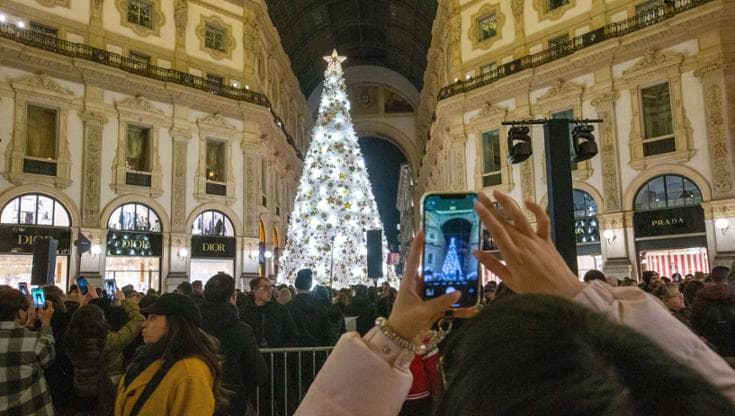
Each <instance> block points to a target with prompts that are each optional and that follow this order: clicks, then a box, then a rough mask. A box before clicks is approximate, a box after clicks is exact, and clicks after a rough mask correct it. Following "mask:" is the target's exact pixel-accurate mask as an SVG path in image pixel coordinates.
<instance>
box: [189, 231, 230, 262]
mask: <svg viewBox="0 0 735 416" xmlns="http://www.w3.org/2000/svg"><path fill="white" fill-rule="evenodd" d="M236 253H237V242H236V241H235V238H233V237H210V236H198V235H195V236H192V237H191V257H192V258H228V259H234V258H235V257H236Z"/></svg>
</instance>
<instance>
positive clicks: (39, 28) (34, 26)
mask: <svg viewBox="0 0 735 416" xmlns="http://www.w3.org/2000/svg"><path fill="white" fill-rule="evenodd" d="M29 28H30V29H31V31H32V32H34V33H38V34H41V35H44V36H48V37H52V38H57V37H58V36H59V29H56V28H54V27H50V26H46V25H43V24H41V23H37V22H34V21H31V22H30V25H29Z"/></svg>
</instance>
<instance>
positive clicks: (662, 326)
mask: <svg viewBox="0 0 735 416" xmlns="http://www.w3.org/2000/svg"><path fill="white" fill-rule="evenodd" d="M494 196H495V199H496V201H497V202H498V203H499V204H500V206H502V208H503V213H502V214H500V213H499V212H498V211H497V208H495V206H494V205H493V204H492V203H491V202H490V201H489V200H488V199H487V198H486V197H484V195H483V196H481V197H480V198H479V202H478V203H477V204H476V207H475V209H476V210H477V212H478V214H479V215H480V217H481V219H482V222H483V224H484V225H485V226H486V227H487V228H488V229H489V230H490V231H491V232H492V233H493V235H494V236H495V241H496V243H497V245H498V248H499V249H500V250H501V253H502V255H503V259H504V261H503V262H500V261H499V260H498V259H497V258H496V257H495V256H493V255H491V254H488V253H485V252H477V253H475V255H476V256H477V257H478V260H479V261H480V262H481V263H482V264H483V265H484V266H485V267H487V268H488V269H490V270H491V271H492V272H493V273H494V274H496V275H497V276H499V277H500V279H501V280H502V281H501V282H500V283H499V284H496V282H489V283H488V284H487V285H486V286H485V287H483V296H482V300H481V304H480V306H478V307H474V308H469V309H452V308H451V305H452V304H453V303H455V302H456V299H457V297H458V296H459V293H453V294H448V295H445V296H443V297H439V298H436V299H433V300H430V301H424V300H423V299H422V298H421V295H420V293H421V280H420V277H419V276H418V275H417V272H416V271H417V269H418V264H419V258H420V255H421V247H422V239H423V235H422V234H421V233H419V234H418V235H417V236H416V238H415V241H414V244H413V245H412V248H411V250H410V254H409V257H408V259H407V265H406V267H405V270H406V273H405V275H404V279H403V281H402V283H401V289H400V291H398V290H396V289H395V288H392V287H390V286H389V285H387V284H385V285H382V286H380V287H368V286H365V285H357V286H354V287H350V288H343V289H340V290H335V289H332V288H327V287H322V286H313V276H312V272H311V270H309V269H302V270H300V271H299V272H298V274H297V276H296V278H295V281H294V284H293V286H288V285H281V286H278V287H275V286H274V285H273V283H272V281H271V280H269V279H266V278H255V279H252V280H251V281H250V287H249V289H250V291H248V292H241V291H240V290H237V289H236V285H235V279H234V278H233V277H231V276H229V275H227V274H224V273H218V274H216V275H214V276H212V277H211V278H210V279H209V280H207V282H206V284H205V285H203V284H202V282H201V281H195V282H193V283H189V282H184V283H182V284H180V285H179V286H178V287H177V288H176V290H175V291H174V293H167V294H162V295H160V294H156V293H155V292H154V291H149V293H146V294H143V293H138V292H136V291H134V290H133V288H132V287H123V288H122V290H118V291H116V292H115V293H114V294H106V293H104V291H102V290H99V289H95V288H93V287H91V286H90V287H89V290H88V291H87V293H85V294H82V293H81V291H80V290H79V289H78V288H77V287H75V286H72V287H71V289H70V291H69V292H68V293H64V292H63V291H61V289H59V288H57V287H55V286H46V287H44V293H45V297H46V306H45V307H40V308H36V307H34V306H33V303H32V302H31V300H30V299H29V298H28V297H26V296H23V295H22V294H21V292H20V291H18V290H16V289H15V288H12V287H9V286H0V415H62V416H63V415H113V414H114V415H155V416H160V415H211V414H217V415H247V414H259V415H272V414H283V415H285V414H294V413H295V414H299V415H343V414H344V415H391V414H392V415H399V414H400V415H406V416H410V415H429V414H438V415H475V414H493V415H495V414H499V415H505V414H508V415H510V414H519V413H521V414H560V413H563V414H579V415H603V414H604V415H607V414H662V415H663V414H666V415H672V414H674V415H676V414H707V415H714V414H735V372H734V371H733V370H732V368H731V365H732V364H734V363H735V289H734V288H733V277H734V276H735V274H734V273H732V272H731V271H730V269H728V268H727V267H722V266H718V267H714V268H713V269H712V270H711V273H709V274H708V275H701V276H686V277H684V278H682V277H681V276H672V278H671V279H669V278H666V277H664V276H658V275H657V274H656V273H655V272H650V271H648V272H644V273H643V276H642V282H641V283H640V286H639V287H635V285H632V284H631V282H632V281H629V280H630V279H624V280H622V281H617V280H615V281H611V279H609V278H607V277H606V276H605V275H604V274H602V273H601V272H599V271H591V272H589V273H587V274H586V275H585V278H584V282H580V281H579V280H578V279H577V277H576V276H575V275H574V274H573V273H572V272H571V271H570V270H569V269H568V267H567V266H566V264H565V263H564V261H563V260H562V258H561V256H560V255H559V254H558V252H557V251H556V249H555V248H554V246H553V243H552V242H551V239H550V233H549V229H548V217H546V214H545V213H544V212H543V211H542V210H541V208H540V207H538V206H537V205H535V204H528V205H527V207H528V209H529V210H530V211H531V212H533V213H534V214H535V215H536V217H537V227H536V229H534V228H532V227H531V226H530V224H529V223H528V220H527V218H526V215H525V214H524V213H523V212H521V211H520V209H519V208H518V207H517V206H516V204H515V203H514V202H513V201H512V200H510V199H509V198H508V197H507V196H505V195H503V194H500V193H496V194H495V195H494ZM346 317H347V318H348V319H345V318H346ZM349 317H352V319H350V318H349ZM379 317H387V319H382V318H379ZM447 317H449V319H452V320H453V322H452V324H453V325H452V326H451V331H449V330H448V329H446V330H445V329H444V328H443V327H442V325H444V324H445V323H446V322H448V319H447ZM376 318H378V319H377V320H376ZM440 318H444V319H443V320H442V324H439V325H438V324H437V323H438V321H439V320H440ZM462 318H466V319H462ZM348 325H349V326H348ZM437 325H438V326H437ZM437 334H441V336H440V337H437ZM435 341H436V342H435ZM439 341H441V342H439ZM335 344H336V345H335ZM333 345H335V346H334V349H333V350H332V349H331V348H328V347H329V346H333ZM291 347H296V348H298V349H309V351H310V352H311V354H310V355H309V356H308V359H302V356H301V355H300V354H301V353H300V352H298V351H297V350H283V349H284V348H291ZM279 349H280V350H279ZM274 351H279V352H280V354H274ZM330 351H331V353H330ZM723 358H724V359H723ZM294 374H298V375H297V376H296V377H297V378H298V383H295V382H293V381H291V382H289V381H288V380H287V379H289V377H292V376H293V375H294ZM664 397H665V399H664Z"/></svg>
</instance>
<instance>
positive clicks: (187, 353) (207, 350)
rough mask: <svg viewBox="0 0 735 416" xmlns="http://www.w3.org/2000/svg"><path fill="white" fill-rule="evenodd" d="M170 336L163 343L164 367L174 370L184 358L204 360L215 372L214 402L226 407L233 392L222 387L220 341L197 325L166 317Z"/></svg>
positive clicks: (178, 318) (210, 369)
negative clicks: (228, 397) (230, 393)
mask: <svg viewBox="0 0 735 416" xmlns="http://www.w3.org/2000/svg"><path fill="white" fill-rule="evenodd" d="M166 322H167V324H168V333H167V334H166V336H165V337H164V338H163V339H162V340H161V341H159V342H161V344H162V346H163V354H162V355H161V366H164V367H168V368H171V366H173V365H174V364H175V363H176V362H177V361H179V360H183V359H184V358H189V357H197V358H199V359H201V360H202V361H204V362H205V363H206V364H207V367H209V371H211V372H212V380H213V383H212V385H213V390H212V393H213V394H214V399H215V401H216V402H217V408H218V409H220V408H223V407H226V406H227V404H228V399H227V396H228V395H229V392H228V391H227V390H225V389H224V387H223V386H222V362H223V357H222V356H221V355H220V354H219V352H220V344H219V341H217V338H214V337H212V336H210V335H207V333H206V332H204V331H203V330H202V329H201V328H199V327H198V326H197V325H196V324H195V323H194V322H192V321H190V320H188V319H186V318H184V317H182V316H179V315H166Z"/></svg>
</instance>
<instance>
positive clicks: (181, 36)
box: [174, 0, 189, 72]
mask: <svg viewBox="0 0 735 416" xmlns="http://www.w3.org/2000/svg"><path fill="white" fill-rule="evenodd" d="M174 22H175V24H176V52H175V54H176V55H175V58H174V68H175V69H177V70H179V71H184V72H187V71H188V66H189V63H188V61H189V58H188V55H187V54H186V26H187V24H188V22H189V6H188V4H187V0H176V4H175V5H174Z"/></svg>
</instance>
